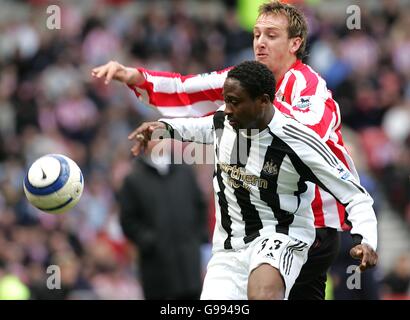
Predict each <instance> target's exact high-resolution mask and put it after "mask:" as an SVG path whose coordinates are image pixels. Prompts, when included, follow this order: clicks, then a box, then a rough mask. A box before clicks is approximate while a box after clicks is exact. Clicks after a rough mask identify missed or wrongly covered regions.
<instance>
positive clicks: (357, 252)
mask: <svg viewBox="0 0 410 320" xmlns="http://www.w3.org/2000/svg"><path fill="white" fill-rule="evenodd" d="M350 255H351V256H352V258H354V259H358V260H361V262H360V266H359V268H360V271H364V270H366V269H369V268H373V267H374V266H375V265H376V264H377V259H378V256H377V253H376V251H374V250H373V248H372V247H370V246H369V245H368V244H365V243H363V244H359V245H357V246H354V247H353V248H352V249H351V250H350Z"/></svg>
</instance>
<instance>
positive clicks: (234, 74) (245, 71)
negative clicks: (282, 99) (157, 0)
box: [227, 61, 276, 102]
mask: <svg viewBox="0 0 410 320" xmlns="http://www.w3.org/2000/svg"><path fill="white" fill-rule="evenodd" d="M227 77H228V78H234V79H236V80H238V81H239V82H240V83H241V85H242V87H243V88H244V89H245V90H246V91H247V92H248V94H249V96H250V97H251V98H252V99H256V98H257V97H260V96H262V95H264V94H267V95H269V98H270V101H271V102H272V101H273V99H274V98H275V91H276V81H275V77H274V76H273V73H272V71H270V70H269V68H268V67H267V66H265V65H264V64H262V63H260V62H258V61H245V62H242V63H240V64H238V65H237V66H236V67H234V68H233V69H231V70H230V71H229V72H228V76H227Z"/></svg>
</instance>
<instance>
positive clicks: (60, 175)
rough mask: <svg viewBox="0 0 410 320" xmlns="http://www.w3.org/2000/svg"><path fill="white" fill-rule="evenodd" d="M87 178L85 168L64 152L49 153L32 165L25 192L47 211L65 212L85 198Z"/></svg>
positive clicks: (33, 202) (26, 178) (41, 208)
mask: <svg viewBox="0 0 410 320" xmlns="http://www.w3.org/2000/svg"><path fill="white" fill-rule="evenodd" d="M83 189H84V179H83V174H82V172H81V169H80V168H79V167H78V165H77V164H76V163H75V162H74V161H73V160H71V159H70V158H68V157H66V156H64V155H61V154H47V155H45V156H43V157H41V158H39V159H37V160H36V161H34V162H33V164H32V165H31V166H30V168H29V170H28V172H27V175H26V177H25V179H24V193H25V194H26V197H27V199H28V201H30V203H31V204H32V205H33V206H35V207H36V208H38V209H40V210H42V211H44V212H47V213H64V212H67V211H68V210H69V209H71V208H73V207H74V206H75V205H76V204H77V203H78V201H79V200H80V198H81V195H82V193H83Z"/></svg>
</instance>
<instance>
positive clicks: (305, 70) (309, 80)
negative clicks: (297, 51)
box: [289, 60, 326, 86]
mask: <svg viewBox="0 0 410 320" xmlns="http://www.w3.org/2000/svg"><path fill="white" fill-rule="evenodd" d="M289 71H290V72H291V73H292V74H293V75H294V76H295V81H296V82H301V81H303V82H305V83H306V84H307V85H309V84H315V85H316V86H317V85H324V86H326V81H325V80H324V79H323V78H322V77H321V76H320V74H319V73H317V72H316V71H315V70H314V69H313V68H312V67H311V66H310V65H308V64H305V63H303V62H302V61H300V60H298V61H297V62H296V63H295V64H294V65H293V66H292V67H291V69H290V70H289Z"/></svg>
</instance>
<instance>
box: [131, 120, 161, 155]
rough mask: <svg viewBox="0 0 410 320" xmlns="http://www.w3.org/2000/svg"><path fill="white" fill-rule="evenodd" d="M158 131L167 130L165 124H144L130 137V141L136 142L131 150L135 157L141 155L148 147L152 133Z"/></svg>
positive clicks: (157, 122)
mask: <svg viewBox="0 0 410 320" xmlns="http://www.w3.org/2000/svg"><path fill="white" fill-rule="evenodd" d="M158 129H161V130H166V125H165V123H163V122H159V121H156V122H144V123H143V124H142V125H140V126H139V127H138V128H137V129H135V130H134V131H133V132H131V133H130V134H129V135H128V139H129V140H135V143H134V145H133V146H132V148H131V152H132V154H133V155H134V156H137V155H139V154H140V152H141V151H143V150H144V149H145V148H146V147H147V144H148V141H150V140H151V137H152V133H153V132H154V131H155V130H158Z"/></svg>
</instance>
